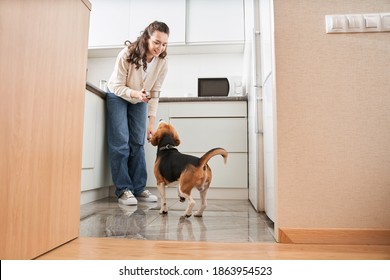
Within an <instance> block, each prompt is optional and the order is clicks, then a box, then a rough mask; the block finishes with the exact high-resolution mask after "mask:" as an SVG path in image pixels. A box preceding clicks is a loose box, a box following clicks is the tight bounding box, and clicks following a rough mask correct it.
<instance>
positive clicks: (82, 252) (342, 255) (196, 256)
mask: <svg viewBox="0 0 390 280" xmlns="http://www.w3.org/2000/svg"><path fill="white" fill-rule="evenodd" d="M37 259H41V260H114V259H115V260H129V259H134V260H156V259H158V260H159V259H161V260H164V259H169V260H177V259H180V260H390V246H377V245H312V244H278V243H218V242H196V241H150V240H128V239H123V238H94V237H80V238H77V239H75V240H73V241H70V242H69V243H67V244H65V245H63V246H61V247H58V248H57V249H54V250H52V251H50V252H48V253H46V254H44V255H42V256H40V257H39V258H37Z"/></svg>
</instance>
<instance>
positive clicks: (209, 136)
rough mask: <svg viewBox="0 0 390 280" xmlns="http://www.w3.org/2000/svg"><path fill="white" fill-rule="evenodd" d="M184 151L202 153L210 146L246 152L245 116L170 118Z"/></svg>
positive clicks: (181, 148) (229, 150)
mask: <svg viewBox="0 0 390 280" xmlns="http://www.w3.org/2000/svg"><path fill="white" fill-rule="evenodd" d="M170 123H171V124H172V125H173V126H174V127H175V128H176V130H177V132H178V134H179V138H180V140H181V144H180V146H179V148H180V150H181V151H182V152H185V153H189V152H192V153H196V152H200V153H204V152H206V151H208V150H210V149H212V148H218V147H221V148H224V149H225V150H227V151H228V152H247V119H246V118H171V119H170Z"/></svg>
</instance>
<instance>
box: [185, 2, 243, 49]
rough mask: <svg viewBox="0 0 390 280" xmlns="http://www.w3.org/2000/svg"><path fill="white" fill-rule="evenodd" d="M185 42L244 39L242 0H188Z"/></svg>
mask: <svg viewBox="0 0 390 280" xmlns="http://www.w3.org/2000/svg"><path fill="white" fill-rule="evenodd" d="M187 9H188V15H187V16H188V19H187V24H188V26H187V43H219V42H225V43H229V42H243V41H244V3H243V1H242V0H214V1H210V0H188V7H187Z"/></svg>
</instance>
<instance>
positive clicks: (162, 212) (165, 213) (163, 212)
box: [160, 211, 168, 215]
mask: <svg viewBox="0 0 390 280" xmlns="http://www.w3.org/2000/svg"><path fill="white" fill-rule="evenodd" d="M167 214H168V211H160V215H167Z"/></svg>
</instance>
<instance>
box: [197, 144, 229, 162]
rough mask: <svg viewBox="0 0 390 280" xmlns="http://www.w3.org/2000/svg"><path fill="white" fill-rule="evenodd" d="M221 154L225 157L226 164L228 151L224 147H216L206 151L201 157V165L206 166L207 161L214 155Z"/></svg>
mask: <svg viewBox="0 0 390 280" xmlns="http://www.w3.org/2000/svg"><path fill="white" fill-rule="evenodd" d="M216 155H221V156H222V157H223V160H224V162H225V164H226V161H227V157H228V152H227V151H226V150H225V149H223V148H214V149H211V150H210V151H208V152H207V153H205V154H204V155H203V156H202V157H201V158H200V159H199V166H204V165H206V164H207V162H208V161H209V160H210V159H211V158H212V157H214V156H216Z"/></svg>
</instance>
